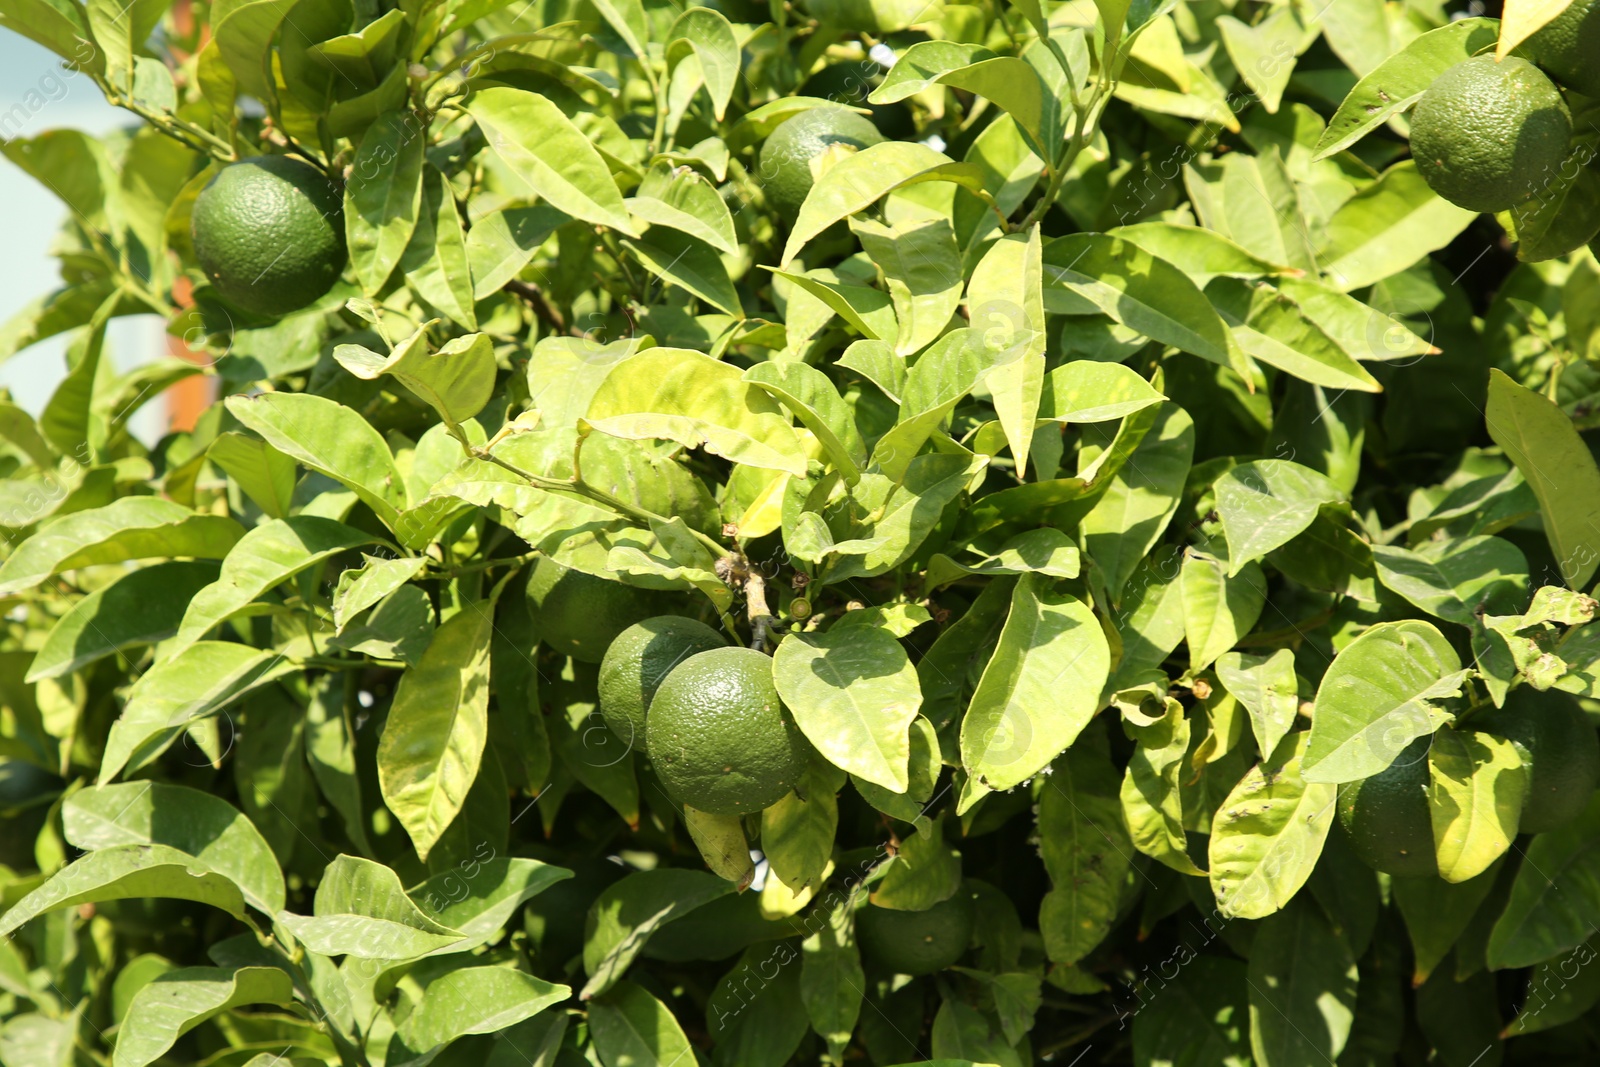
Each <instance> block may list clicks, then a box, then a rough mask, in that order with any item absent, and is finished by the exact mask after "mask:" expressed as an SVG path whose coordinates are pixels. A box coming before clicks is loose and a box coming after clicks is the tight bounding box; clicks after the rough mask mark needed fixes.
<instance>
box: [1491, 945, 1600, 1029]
mask: <svg viewBox="0 0 1600 1067" xmlns="http://www.w3.org/2000/svg"><path fill="white" fill-rule="evenodd" d="M1596 954H1597V953H1596V944H1595V940H1594V938H1590V939H1589V940H1588V941H1586V942H1584V943H1583V944H1581V945H1579V946H1578V947H1577V948H1575V949H1573V950H1572V951H1571V952H1568V953H1566V954H1565V955H1562V956H1559V957H1557V958H1555V959H1551V960H1544V961H1542V962H1540V963H1538V964H1536V965H1535V966H1534V968H1533V973H1532V974H1530V975H1529V976H1528V991H1527V995H1526V997H1525V999H1524V1000H1523V1002H1522V1008H1521V1010H1519V1011H1518V1012H1517V1017H1516V1018H1515V1019H1513V1020H1511V1025H1510V1026H1508V1027H1506V1031H1505V1032H1506V1035H1507V1036H1508V1037H1516V1036H1520V1035H1522V1034H1532V1033H1537V1032H1539V1031H1540V1030H1549V1029H1552V1028H1554V1027H1557V1026H1561V1025H1563V1024H1565V1023H1570V1022H1572V1021H1574V1020H1575V1019H1580V1018H1582V1017H1583V1016H1584V1015H1587V1014H1588V1012H1589V1009H1590V1008H1592V1007H1594V1005H1595V1003H1596V1002H1597V1001H1600V968H1596V967H1590V966H1589V964H1591V963H1593V962H1594V961H1595V957H1596Z"/></svg>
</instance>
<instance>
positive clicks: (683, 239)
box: [622, 226, 744, 318]
mask: <svg viewBox="0 0 1600 1067" xmlns="http://www.w3.org/2000/svg"><path fill="white" fill-rule="evenodd" d="M622 246H623V247H624V248H626V249H627V250H628V251H630V252H632V253H633V254H634V257H635V258H636V259H638V260H639V262H640V263H642V264H643V265H644V266H645V268H646V269H648V270H649V271H650V273H652V274H654V275H655V276H656V277H658V278H660V279H662V280H663V281H667V282H671V283H672V284H673V285H676V286H679V287H680V288H682V289H683V290H685V291H686V292H689V293H692V294H693V295H695V296H697V297H699V298H700V299H701V300H704V301H705V302H706V303H708V304H710V305H711V306H712V307H714V308H716V309H717V310H718V311H721V312H724V313H726V314H729V315H732V316H733V317H734V318H743V317H744V309H743V307H742V306H741V305H740V303H739V291H738V290H737V289H735V288H734V285H733V281H732V280H731V279H730V278H729V277H728V268H727V267H725V266H724V265H723V263H722V257H721V256H720V255H718V254H717V250H716V249H715V248H713V247H711V246H710V245H708V244H706V242H705V241H703V240H701V239H700V238H699V237H695V236H690V235H689V234H687V233H684V232H682V231H681V230H678V229H673V228H669V227H667V226H651V227H650V228H649V229H647V230H646V231H645V234H644V236H643V237H639V238H636V239H633V240H625V241H623V242H622Z"/></svg>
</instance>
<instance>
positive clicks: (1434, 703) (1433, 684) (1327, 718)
mask: <svg viewBox="0 0 1600 1067" xmlns="http://www.w3.org/2000/svg"><path fill="white" fill-rule="evenodd" d="M1466 673H1467V672H1465V671H1463V670H1462V669H1461V660H1460V659H1459V658H1458V657H1457V656H1456V651H1455V649H1454V648H1452V647H1451V645H1450V642H1449V641H1446V640H1445V638H1444V635H1443V634H1441V633H1440V632H1439V631H1438V629H1436V628H1435V627H1434V626H1433V625H1432V624H1431V623H1426V622H1420V621H1416V620H1411V619H1408V620H1405V621H1403V622H1383V623H1378V624H1377V625H1376V626H1372V627H1370V628H1368V629H1367V630H1366V631H1365V632H1363V633H1362V634H1361V636H1360V637H1357V638H1356V639H1355V640H1354V641H1352V642H1350V644H1348V645H1346V646H1345V648H1344V650H1343V651H1342V652H1340V653H1339V655H1338V656H1337V657H1336V658H1335V659H1334V661H1333V664H1332V665H1331V666H1330V667H1329V668H1328V670H1327V673H1325V674H1324V675H1323V676H1322V684H1321V685H1320V686H1318V687H1317V698H1316V703H1315V710H1314V711H1313V712H1312V717H1311V740H1310V744H1309V745H1308V746H1307V749H1306V754H1305V759H1304V763H1303V772H1304V774H1305V778H1306V781H1308V782H1334V783H1340V782H1356V781H1360V780H1361V779H1363V778H1369V777H1371V776H1372V775H1374V774H1377V773H1378V772H1379V771H1381V770H1383V769H1384V768H1385V767H1387V766H1389V764H1390V763H1392V762H1394V758H1395V756H1397V755H1398V754H1399V753H1400V750H1401V749H1403V748H1405V747H1406V745H1408V744H1410V743H1411V742H1412V741H1413V740H1415V739H1416V738H1419V737H1425V736H1427V735H1428V734H1431V733H1433V732H1434V731H1435V730H1437V729H1438V728H1439V727H1440V725H1442V724H1443V723H1444V722H1445V720H1446V718H1447V717H1448V716H1447V715H1446V713H1445V712H1444V711H1442V710H1441V709H1440V708H1439V707H1438V702H1439V701H1440V700H1443V699H1444V698H1445V697H1449V696H1455V695H1456V694H1458V693H1460V692H1461V683H1462V681H1463V680H1465V678H1466Z"/></svg>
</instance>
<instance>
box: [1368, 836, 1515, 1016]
mask: <svg viewBox="0 0 1600 1067" xmlns="http://www.w3.org/2000/svg"><path fill="white" fill-rule="evenodd" d="M1499 873H1500V864H1499V863H1495V864H1493V865H1491V866H1490V868H1489V869H1488V870H1487V871H1484V872H1483V873H1482V874H1480V875H1478V877H1476V878H1474V879H1472V880H1471V881H1467V882H1458V883H1454V884H1452V883H1450V882H1446V881H1444V880H1443V879H1440V878H1397V879H1395V880H1394V882H1393V883H1392V887H1391V890H1390V891H1391V892H1392V893H1393V895H1394V902H1395V904H1396V905H1397V906H1398V907H1399V908H1400V914H1401V915H1402V916H1403V917H1404V918H1405V923H1406V930H1407V932H1408V933H1409V934H1410V936H1411V949H1412V958H1413V961H1414V964H1415V968H1414V977H1413V978H1412V985H1414V986H1415V985H1421V984H1422V983H1423V982H1425V981H1426V980H1427V979H1428V976H1429V975H1431V974H1432V973H1433V970H1434V968H1435V967H1437V966H1438V965H1439V964H1440V963H1441V962H1443V961H1444V960H1445V959H1446V958H1447V957H1448V956H1449V955H1450V950H1451V949H1452V948H1453V947H1455V943H1456V941H1457V939H1459V938H1460V937H1461V935H1462V934H1463V933H1464V932H1465V931H1466V929H1467V926H1468V924H1470V923H1471V922H1472V917H1473V916H1474V915H1475V914H1476V913H1477V912H1478V909H1479V906H1480V905H1482V904H1483V902H1484V900H1485V899H1486V898H1487V897H1488V895H1489V892H1490V891H1491V890H1492V889H1494V886H1495V880H1496V878H1497V877H1498V875H1499ZM1480 965H1481V958H1480Z"/></svg>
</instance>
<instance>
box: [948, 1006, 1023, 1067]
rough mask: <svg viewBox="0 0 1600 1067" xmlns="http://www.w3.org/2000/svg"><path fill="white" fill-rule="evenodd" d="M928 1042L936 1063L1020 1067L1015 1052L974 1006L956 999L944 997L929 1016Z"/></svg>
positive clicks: (974, 1066)
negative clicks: (931, 1016)
mask: <svg viewBox="0 0 1600 1067" xmlns="http://www.w3.org/2000/svg"><path fill="white" fill-rule="evenodd" d="M928 1040H929V1044H930V1047H931V1050H932V1052H933V1054H934V1056H936V1057H937V1059H935V1060H931V1061H929V1062H930V1063H938V1064H947V1065H948V1064H952V1063H953V1064H972V1065H973V1067H976V1065H977V1064H980V1063H983V1064H991V1063H992V1064H999V1065H1001V1067H1020V1065H1021V1063H1022V1061H1021V1060H1020V1059H1018V1058H1017V1055H1016V1052H1015V1051H1014V1050H1013V1049H1012V1048H1011V1047H1010V1046H1009V1045H1008V1044H1006V1043H1005V1041H1004V1040H1002V1039H1001V1037H1000V1035H999V1034H998V1033H996V1032H995V1030H994V1029H993V1028H992V1027H991V1025H990V1022H989V1019H988V1017H987V1016H985V1015H984V1013H983V1012H980V1011H979V1010H978V1009H977V1008H974V1007H973V1006H972V1005H970V1004H967V1003H965V1002H963V1001H960V1000H954V999H951V1000H945V1001H944V1002H943V1003H941V1004H940V1005H939V1010H938V1012H937V1013H936V1014H935V1015H934V1017H933V1028H932V1030H931V1031H930V1033H929V1035H928Z"/></svg>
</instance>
